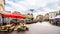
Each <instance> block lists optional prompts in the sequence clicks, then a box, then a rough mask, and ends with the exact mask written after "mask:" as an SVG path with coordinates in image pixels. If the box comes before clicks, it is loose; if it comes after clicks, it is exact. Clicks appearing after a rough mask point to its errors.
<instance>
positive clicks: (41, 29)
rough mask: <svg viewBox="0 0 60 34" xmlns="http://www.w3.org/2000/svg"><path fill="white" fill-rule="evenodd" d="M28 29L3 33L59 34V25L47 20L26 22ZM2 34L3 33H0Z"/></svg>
mask: <svg viewBox="0 0 60 34" xmlns="http://www.w3.org/2000/svg"><path fill="white" fill-rule="evenodd" d="M28 26H29V31H21V32H17V31H13V32H11V33H4V34H60V27H58V26H54V25H51V24H49V22H42V23H40V22H38V23H34V24H28ZM0 34H3V33H0Z"/></svg>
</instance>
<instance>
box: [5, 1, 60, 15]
mask: <svg viewBox="0 0 60 34" xmlns="http://www.w3.org/2000/svg"><path fill="white" fill-rule="evenodd" d="M29 9H35V12H34V13H36V14H37V13H38V14H42V13H44V14H45V13H47V12H53V11H57V10H59V9H60V0H6V5H5V10H6V11H12V12H13V11H19V12H21V13H28V12H30V11H29Z"/></svg>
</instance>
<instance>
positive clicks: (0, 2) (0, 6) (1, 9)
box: [0, 0, 5, 13]
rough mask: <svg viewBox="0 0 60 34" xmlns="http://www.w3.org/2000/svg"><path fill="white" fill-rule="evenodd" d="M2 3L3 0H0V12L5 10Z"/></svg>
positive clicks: (3, 2)
mask: <svg viewBox="0 0 60 34" xmlns="http://www.w3.org/2000/svg"><path fill="white" fill-rule="evenodd" d="M4 5H5V0H0V13H1V12H3V11H5V9H4Z"/></svg>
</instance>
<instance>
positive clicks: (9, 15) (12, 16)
mask: <svg viewBox="0 0 60 34" xmlns="http://www.w3.org/2000/svg"><path fill="white" fill-rule="evenodd" d="M4 17H8V18H26V17H25V16H23V15H18V14H4Z"/></svg>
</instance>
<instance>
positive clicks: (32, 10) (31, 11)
mask: <svg viewBox="0 0 60 34" xmlns="http://www.w3.org/2000/svg"><path fill="white" fill-rule="evenodd" d="M30 11H31V12H32V16H33V11H34V9H30ZM32 20H33V18H32Z"/></svg>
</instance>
